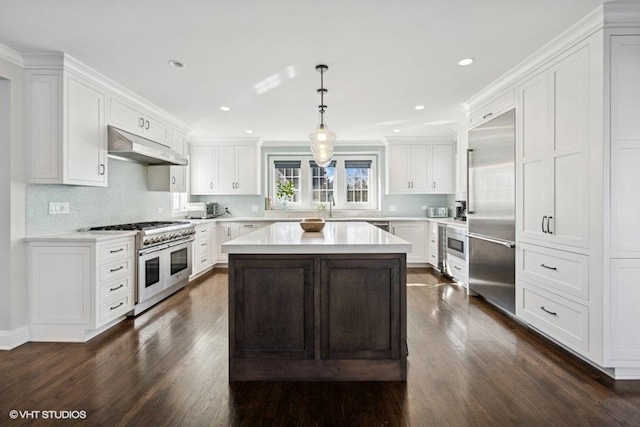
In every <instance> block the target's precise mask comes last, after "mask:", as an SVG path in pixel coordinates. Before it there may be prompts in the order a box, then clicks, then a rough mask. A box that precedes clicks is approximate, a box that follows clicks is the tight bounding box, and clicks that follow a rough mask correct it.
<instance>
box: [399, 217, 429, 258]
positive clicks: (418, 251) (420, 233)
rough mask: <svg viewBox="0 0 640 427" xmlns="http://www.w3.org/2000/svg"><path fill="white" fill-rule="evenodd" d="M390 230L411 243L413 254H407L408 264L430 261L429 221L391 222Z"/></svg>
mask: <svg viewBox="0 0 640 427" xmlns="http://www.w3.org/2000/svg"><path fill="white" fill-rule="evenodd" d="M389 229H390V230H391V234H393V235H394V236H398V237H400V238H401V239H404V240H406V241H408V242H411V246H412V248H411V253H408V254H407V262H408V263H410V264H411V263H426V262H428V261H429V260H428V259H427V256H428V255H427V253H428V252H427V245H428V240H427V235H428V233H427V221H391V222H389ZM436 250H437V249H436Z"/></svg>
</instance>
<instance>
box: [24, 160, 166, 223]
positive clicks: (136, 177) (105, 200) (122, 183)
mask: <svg viewBox="0 0 640 427" xmlns="http://www.w3.org/2000/svg"><path fill="white" fill-rule="evenodd" d="M108 167H109V186H108V187H80V186H73V185H50V184H31V185H29V186H28V187H27V201H26V202H27V224H26V227H27V230H26V234H27V236H37V235H41V234H52V233H59V232H65V231H73V230H77V229H79V228H83V227H92V226H99V225H109V224H121V223H128V222H137V221H158V220H167V219H170V218H171V193H168V192H161V191H148V189H147V168H148V166H146V165H142V164H139V163H134V162H127V161H122V160H117V159H111V158H110V159H109V166H108ZM49 202H69V207H70V209H69V210H70V212H69V214H59V215H50V214H49ZM159 210H161V212H158V211H159Z"/></svg>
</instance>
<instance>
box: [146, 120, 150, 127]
mask: <svg viewBox="0 0 640 427" xmlns="http://www.w3.org/2000/svg"><path fill="white" fill-rule="evenodd" d="M146 123H147V126H146V127H145V129H149V126H151V125H150V124H149V120H147V121H146Z"/></svg>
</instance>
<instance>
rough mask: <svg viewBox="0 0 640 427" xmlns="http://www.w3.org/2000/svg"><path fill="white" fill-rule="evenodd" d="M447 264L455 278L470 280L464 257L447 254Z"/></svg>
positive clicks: (463, 280) (465, 281)
mask: <svg viewBox="0 0 640 427" xmlns="http://www.w3.org/2000/svg"><path fill="white" fill-rule="evenodd" d="M447 264H449V268H450V271H451V275H452V276H453V278H454V279H456V280H458V281H460V282H464V283H467V282H468V281H469V277H468V273H467V262H466V261H465V260H463V259H460V258H456V257H453V256H449V255H447Z"/></svg>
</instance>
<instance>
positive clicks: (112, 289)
mask: <svg viewBox="0 0 640 427" xmlns="http://www.w3.org/2000/svg"><path fill="white" fill-rule="evenodd" d="M120 288H124V283H123V284H122V285H120V286H116V287H115V288H109V291H110V292H111V291H117V290H118V289H120Z"/></svg>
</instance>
